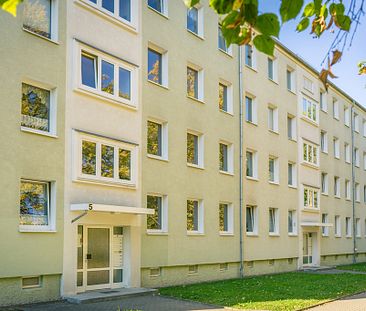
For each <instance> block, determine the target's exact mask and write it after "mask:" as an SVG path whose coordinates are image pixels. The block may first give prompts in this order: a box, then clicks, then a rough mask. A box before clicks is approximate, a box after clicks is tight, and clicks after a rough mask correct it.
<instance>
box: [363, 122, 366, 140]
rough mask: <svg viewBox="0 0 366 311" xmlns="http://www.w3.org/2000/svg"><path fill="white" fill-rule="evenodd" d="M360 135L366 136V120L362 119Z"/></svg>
mask: <svg viewBox="0 0 366 311" xmlns="http://www.w3.org/2000/svg"><path fill="white" fill-rule="evenodd" d="M362 135H363V137H366V120H365V119H362Z"/></svg>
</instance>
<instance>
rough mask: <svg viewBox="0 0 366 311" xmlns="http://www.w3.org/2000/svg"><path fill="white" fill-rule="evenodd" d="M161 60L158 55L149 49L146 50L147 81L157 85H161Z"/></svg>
mask: <svg viewBox="0 0 366 311" xmlns="http://www.w3.org/2000/svg"><path fill="white" fill-rule="evenodd" d="M161 59H162V56H161V54H160V53H158V52H156V51H154V50H151V49H149V50H148V74H147V75H148V79H149V80H150V81H153V82H155V83H159V84H161V83H162V75H161V70H162V68H161V66H162V64H161Z"/></svg>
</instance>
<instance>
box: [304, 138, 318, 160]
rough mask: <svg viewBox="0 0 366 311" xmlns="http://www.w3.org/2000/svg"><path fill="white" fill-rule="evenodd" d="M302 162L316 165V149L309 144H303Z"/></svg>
mask: <svg viewBox="0 0 366 311" xmlns="http://www.w3.org/2000/svg"><path fill="white" fill-rule="evenodd" d="M303 160H304V162H307V163H309V164H314V165H318V147H317V146H315V145H313V144H311V143H307V142H306V143H305V142H304V143H303Z"/></svg>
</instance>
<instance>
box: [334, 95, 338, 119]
mask: <svg viewBox="0 0 366 311" xmlns="http://www.w3.org/2000/svg"><path fill="white" fill-rule="evenodd" d="M333 118H334V119H336V120H339V105H338V101H337V99H335V98H333Z"/></svg>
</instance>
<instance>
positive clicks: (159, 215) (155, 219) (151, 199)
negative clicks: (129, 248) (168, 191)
mask: <svg viewBox="0 0 366 311" xmlns="http://www.w3.org/2000/svg"><path fill="white" fill-rule="evenodd" d="M147 208H151V209H153V210H154V211H155V213H154V214H152V215H147V230H148V231H150V232H167V231H168V224H167V221H168V217H167V212H168V211H167V198H166V197H165V196H161V195H148V196H147Z"/></svg>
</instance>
